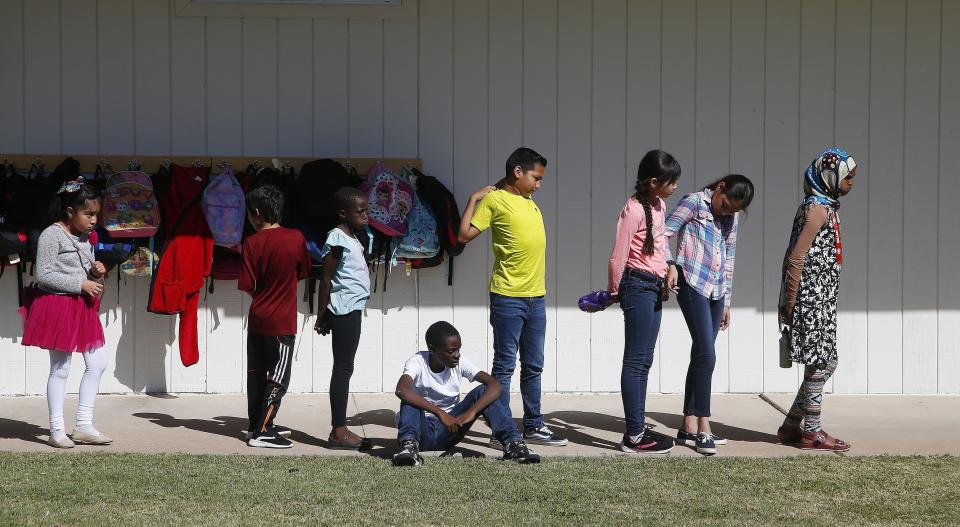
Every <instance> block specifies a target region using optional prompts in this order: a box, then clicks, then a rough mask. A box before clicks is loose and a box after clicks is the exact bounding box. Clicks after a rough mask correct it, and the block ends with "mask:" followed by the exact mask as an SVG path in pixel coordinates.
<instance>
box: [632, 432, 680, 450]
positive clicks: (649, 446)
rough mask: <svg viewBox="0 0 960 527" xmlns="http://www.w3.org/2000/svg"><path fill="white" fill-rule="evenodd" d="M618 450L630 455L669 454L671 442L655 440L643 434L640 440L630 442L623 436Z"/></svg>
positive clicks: (651, 435) (662, 439)
mask: <svg viewBox="0 0 960 527" xmlns="http://www.w3.org/2000/svg"><path fill="white" fill-rule="evenodd" d="M620 450H622V451H624V452H627V453H630V454H669V453H670V451H671V450H673V441H670V440H669V439H665V438H661V439H657V438H656V437H655V436H654V435H653V434H648V433H646V432H644V434H643V435H641V436H640V439H639V440H637V441H636V442H634V441H631V440H630V436H628V435H626V434H624V436H623V441H621V442H620Z"/></svg>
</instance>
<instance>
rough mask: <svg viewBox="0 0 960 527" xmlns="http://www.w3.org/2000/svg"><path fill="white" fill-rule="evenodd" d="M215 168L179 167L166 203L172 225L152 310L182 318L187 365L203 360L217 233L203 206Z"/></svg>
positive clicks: (172, 173)
mask: <svg viewBox="0 0 960 527" xmlns="http://www.w3.org/2000/svg"><path fill="white" fill-rule="evenodd" d="M209 170H210V169H209V167H199V168H196V167H182V166H177V165H173V166H172V167H171V169H170V188H169V191H168V194H167V196H166V198H165V199H164V202H163V203H161V204H160V206H161V208H162V209H163V213H164V214H163V216H164V218H168V219H169V221H170V223H169V224H168V228H167V230H166V238H167V241H166V247H165V248H164V250H163V254H162V255H161V256H160V263H159V265H158V266H157V272H156V273H154V275H153V281H152V283H151V285H150V302H149V304H148V306H147V309H148V310H149V311H151V312H153V313H158V314H162V315H174V314H179V315H180V339H179V344H180V361H181V362H183V365H184V366H191V365H193V364H196V363H197V362H198V361H199V360H200V349H199V347H198V345H197V308H198V306H199V303H200V289H201V288H202V287H203V284H204V279H205V278H206V277H207V276H209V275H210V267H211V264H212V263H213V235H211V234H210V229H209V228H208V227H207V222H206V220H205V219H204V217H203V209H202V208H201V207H200V200H201V197H202V196H203V189H204V186H205V185H206V183H207V175H208V173H209Z"/></svg>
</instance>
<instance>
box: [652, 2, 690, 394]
mask: <svg viewBox="0 0 960 527" xmlns="http://www.w3.org/2000/svg"><path fill="white" fill-rule="evenodd" d="M696 7H697V6H696V2H695V1H694V0H682V1H678V2H672V1H671V2H663V20H662V22H661V25H662V27H663V28H665V29H664V32H663V43H662V48H661V49H662V51H661V53H662V58H661V66H660V70H661V71H660V75H661V76H660V85H661V90H662V95H661V99H660V100H661V102H660V108H661V118H660V134H661V135H660V147H661V148H663V149H664V150H666V151H667V152H670V153H671V154H673V156H674V157H675V158H676V159H677V161H678V162H679V163H680V166H681V167H682V175H681V177H680V181H679V186H678V187H677V191H676V192H675V193H674V195H673V197H672V198H671V199H670V200H668V201H667V205H668V207H669V208H670V209H672V208H673V207H674V206H675V205H676V204H677V201H679V200H680V198H681V197H683V196H684V195H685V194H688V193H690V192H694V191H696V190H698V188H697V186H696V183H697V181H696V179H697V178H696V174H697V170H698V169H697V166H696V149H695V141H696V139H695V138H696V120H695V118H696V116H695V107H696V60H697V48H696ZM666 28H669V31H667V30H666ZM668 214H669V212H668ZM677 238H678V237H674V240H676V239H677ZM671 246H672V247H673V248H674V249H676V246H677V244H676V242H675V241H672V242H671ZM690 344H691V340H690V333H689V332H688V331H687V325H686V323H685V322H684V320H683V315H681V313H680V308H679V307H678V305H677V302H676V299H675V298H674V299H673V300H671V301H670V302H667V303H665V304H664V309H663V321H662V322H661V325H660V350H661V352H660V389H661V390H662V391H666V392H682V391H683V387H684V380H685V379H686V375H687V365H688V364H689V363H690Z"/></svg>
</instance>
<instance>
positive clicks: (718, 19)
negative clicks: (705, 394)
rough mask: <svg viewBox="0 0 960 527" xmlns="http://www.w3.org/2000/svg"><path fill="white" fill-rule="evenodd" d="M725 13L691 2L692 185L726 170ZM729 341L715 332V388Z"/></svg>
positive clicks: (723, 382)
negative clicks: (694, 26) (693, 51)
mask: <svg viewBox="0 0 960 527" xmlns="http://www.w3.org/2000/svg"><path fill="white" fill-rule="evenodd" d="M730 17H731V6H730V2H725V1H713V2H698V3H697V73H696V79H697V83H696V119H697V121H696V122H697V129H696V137H695V141H696V150H695V156H696V158H695V161H694V167H695V169H696V172H695V173H693V174H690V175H691V176H693V177H694V180H695V181H696V188H702V187H704V186H705V185H708V184H709V183H710V182H711V181H714V180H715V179H717V178H718V177H720V176H722V175H724V174H727V173H729V172H730ZM742 216H743V215H742V214H741V217H742ZM742 242H744V243H746V244H749V243H751V242H752V243H756V242H755V241H754V240H746V239H743V240H742ZM738 248H739V247H738ZM736 278H743V275H741V274H740V273H735V279H734V284H736ZM731 294H732V292H731ZM734 323H735V322H734ZM729 343H730V339H729V332H728V331H721V332H720V333H719V335H717V341H716V353H717V362H716V366H715V367H714V370H713V386H712V389H713V391H715V392H726V391H728V390H729V386H730V373H731V372H730V370H729V368H730V353H731V351H730V350H729V349H728V346H729Z"/></svg>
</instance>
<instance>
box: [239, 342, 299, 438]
mask: <svg viewBox="0 0 960 527" xmlns="http://www.w3.org/2000/svg"><path fill="white" fill-rule="evenodd" d="M293 343H294V335H284V336H280V337H275V336H267V335H257V334H254V333H247V414H248V417H249V418H250V430H251V431H252V432H253V433H254V435H256V434H259V433H262V432H265V431H267V430H268V429H269V428H270V427H271V426H273V419H274V417H276V416H277V411H278V410H280V401H281V399H283V395H284V394H285V393H287V386H289V385H290V368H291V364H292V362H293Z"/></svg>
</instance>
